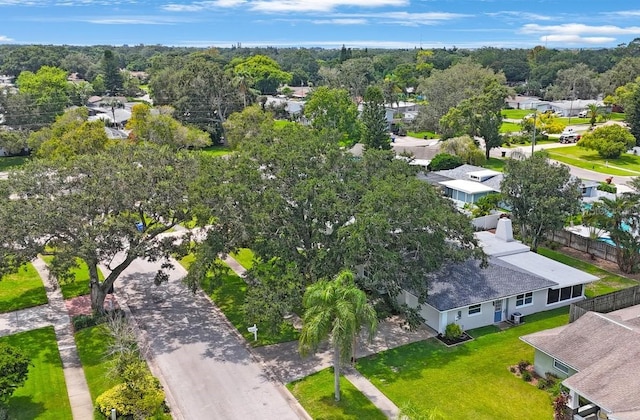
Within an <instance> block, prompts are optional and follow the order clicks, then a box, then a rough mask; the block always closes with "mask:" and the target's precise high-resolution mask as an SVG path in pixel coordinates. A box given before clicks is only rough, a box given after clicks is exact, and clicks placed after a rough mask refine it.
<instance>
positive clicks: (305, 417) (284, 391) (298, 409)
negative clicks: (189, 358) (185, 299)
mask: <svg viewBox="0 0 640 420" xmlns="http://www.w3.org/2000/svg"><path fill="white" fill-rule="evenodd" d="M228 258H231V257H228ZM236 274H238V273H236ZM198 293H201V294H202V295H203V296H204V297H205V298H206V299H207V300H208V301H209V302H210V303H211V306H212V308H213V311H214V312H216V313H217V314H218V315H220V317H221V318H222V320H223V322H225V323H226V324H227V326H228V327H229V328H230V330H231V331H233V333H234V334H236V336H237V337H238V338H240V339H241V340H242V344H243V346H244V347H245V349H247V351H248V352H249V355H250V356H251V358H252V359H253V360H254V361H255V362H256V363H258V364H259V365H260V366H261V367H262V370H263V372H265V374H266V376H267V377H268V378H269V380H270V381H271V382H274V383H277V385H278V386H277V387H276V389H277V390H278V392H279V393H280V394H281V395H282V396H283V397H284V399H285V401H287V403H288V404H289V407H291V408H292V409H293V411H294V412H295V413H296V414H297V415H298V418H300V419H302V420H313V419H312V417H311V416H310V415H309V413H307V411H306V410H305V409H304V407H302V405H301V404H300V402H299V401H298V400H297V399H296V398H295V397H294V396H293V394H292V393H291V391H289V389H288V388H287V387H286V386H285V384H284V383H283V382H282V380H281V379H280V378H279V377H278V376H277V375H276V374H274V373H273V372H272V371H271V369H270V368H269V367H268V366H267V365H266V364H265V363H264V360H263V359H262V358H261V357H260V356H259V355H257V354H256V353H255V352H254V351H253V347H252V346H251V345H250V344H249V343H248V342H247V340H246V338H244V336H243V335H242V334H240V331H238V329H237V328H236V327H235V325H233V324H232V323H231V321H229V319H228V318H227V317H226V315H225V314H224V313H223V312H222V311H221V310H220V308H218V306H216V304H215V302H214V301H213V300H212V299H211V297H209V295H207V294H206V293H205V292H204V291H203V290H198Z"/></svg>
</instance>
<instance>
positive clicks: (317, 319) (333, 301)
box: [299, 270, 378, 401]
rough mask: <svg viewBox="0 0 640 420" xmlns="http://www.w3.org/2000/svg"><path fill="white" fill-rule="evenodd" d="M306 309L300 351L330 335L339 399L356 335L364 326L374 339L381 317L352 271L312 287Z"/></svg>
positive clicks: (311, 348) (305, 300)
mask: <svg viewBox="0 0 640 420" xmlns="http://www.w3.org/2000/svg"><path fill="white" fill-rule="evenodd" d="M302 304H303V307H304V309H305V312H304V316H303V317H302V321H303V324H302V325H303V326H302V332H301V334H300V341H299V350H300V353H301V354H302V355H303V356H306V355H307V354H308V353H309V352H310V351H314V352H315V351H316V350H317V349H318V346H319V345H320V343H322V342H323V341H324V340H325V339H327V338H330V339H331V343H332V345H333V371H334V385H335V398H336V401H340V364H341V363H342V362H347V361H349V358H350V357H351V355H352V353H353V350H354V347H355V346H354V343H355V338H356V336H357V335H358V333H359V332H360V330H361V329H362V327H365V328H366V330H367V333H368V338H369V340H371V339H373V336H374V334H375V331H376V329H377V327H378V319H377V317H376V311H375V309H373V306H372V305H371V304H370V303H369V302H367V295H366V294H365V292H363V291H362V290H360V289H359V288H358V287H357V286H356V284H355V280H354V275H353V273H352V272H351V271H348V270H345V271H342V272H340V273H339V274H338V275H337V276H336V277H335V278H334V279H333V280H332V281H327V280H321V281H318V282H316V283H314V284H312V285H311V286H309V287H308V288H307V290H306V292H305V294H304V297H303V299H302Z"/></svg>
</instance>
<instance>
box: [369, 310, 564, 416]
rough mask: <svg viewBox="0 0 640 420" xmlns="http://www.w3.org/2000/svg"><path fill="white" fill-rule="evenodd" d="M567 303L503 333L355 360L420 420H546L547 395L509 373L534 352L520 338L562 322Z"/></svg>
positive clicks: (481, 332) (490, 330) (482, 331)
mask: <svg viewBox="0 0 640 420" xmlns="http://www.w3.org/2000/svg"><path fill="white" fill-rule="evenodd" d="M567 322H568V307H567V308H560V309H557V310H553V311H547V312H542V313H538V314H535V315H530V316H527V317H526V319H525V323H524V324H522V325H520V326H517V327H513V328H510V329H508V330H505V331H498V329H497V328H496V327H494V326H489V327H484V328H479V329H477V330H472V331H470V334H471V335H472V336H473V337H474V338H475V340H473V341H470V342H467V343H464V344H461V345H458V346H456V347H451V348H447V347H446V346H444V345H443V344H442V343H440V342H439V341H437V340H436V339H435V338H432V339H429V340H426V341H422V342H417V343H413V344H409V345H406V346H402V347H399V348H396V349H392V350H388V351H385V352H383V353H380V354H377V355H374V356H371V357H368V358H365V359H360V360H359V361H358V365H357V368H358V370H359V371H360V372H362V373H363V374H364V375H365V376H366V377H367V378H368V379H369V380H370V381H371V382H372V383H373V384H374V385H375V386H376V387H378V389H380V390H381V391H382V392H384V393H385V394H386V395H387V396H388V397H389V398H391V400H392V401H393V402H394V403H395V404H396V405H397V406H398V407H405V406H411V407H412V410H413V411H417V412H418V413H420V414H421V415H423V416H424V417H423V418H428V417H427V416H428V415H429V414H430V413H439V414H440V416H437V417H435V418H442V419H476V420H481V419H487V420H489V419H490V420H497V419H522V420H525V419H532V420H533V419H535V420H537V419H551V418H552V417H553V409H552V406H551V397H550V395H549V394H548V393H547V392H546V391H541V390H539V389H537V388H536V387H534V386H533V385H531V384H529V383H527V382H524V381H523V380H522V379H520V378H517V377H515V376H514V375H513V374H512V373H511V372H509V366H511V365H515V364H517V363H518V362H519V361H520V360H523V359H524V360H529V361H531V362H533V354H534V350H533V348H532V347H531V346H528V345H527V344H525V343H524V342H522V341H521V340H520V339H519V337H520V336H522V335H525V334H529V333H532V332H536V331H541V330H545V329H548V328H553V327H557V326H560V325H564V324H566V323H567Z"/></svg>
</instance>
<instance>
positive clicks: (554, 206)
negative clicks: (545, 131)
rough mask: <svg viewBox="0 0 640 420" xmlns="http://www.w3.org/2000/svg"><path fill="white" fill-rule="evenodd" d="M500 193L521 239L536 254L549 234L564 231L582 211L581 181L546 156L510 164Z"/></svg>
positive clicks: (507, 166)
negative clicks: (566, 224)
mask: <svg viewBox="0 0 640 420" xmlns="http://www.w3.org/2000/svg"><path fill="white" fill-rule="evenodd" d="M500 189H501V191H502V196H503V198H504V202H505V204H506V205H507V206H508V208H509V209H510V210H511V213H512V214H513V217H514V219H515V223H517V224H518V225H519V226H520V234H521V235H522V238H523V239H524V240H525V241H526V242H527V243H529V244H531V248H532V249H533V250H534V251H536V250H537V249H538V244H539V243H540V240H541V239H542V238H544V235H545V234H546V233H547V232H550V231H552V230H555V229H561V228H562V227H563V226H564V223H565V221H566V220H567V218H568V217H570V216H573V215H575V214H578V213H579V211H580V198H581V197H582V193H581V191H582V189H581V187H580V181H579V180H578V179H576V178H572V177H571V175H570V174H569V168H568V167H567V166H565V165H557V164H553V163H551V162H550V161H549V159H548V158H547V156H546V155H545V154H544V153H536V154H534V155H533V156H532V157H529V158H527V159H525V160H515V159H509V160H507V162H506V165H505V169H504V179H503V181H502V184H501V185H500Z"/></svg>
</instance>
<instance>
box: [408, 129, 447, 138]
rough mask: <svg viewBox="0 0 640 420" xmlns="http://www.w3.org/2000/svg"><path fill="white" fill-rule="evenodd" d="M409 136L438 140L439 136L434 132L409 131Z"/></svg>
mask: <svg viewBox="0 0 640 420" xmlns="http://www.w3.org/2000/svg"><path fill="white" fill-rule="evenodd" d="M407 135H408V136H410V137H415V138H417V139H437V138H439V136H438V135H437V134H436V133H434V132H432V131H408V132H407Z"/></svg>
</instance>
